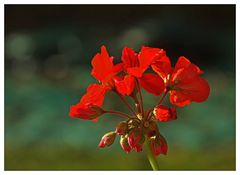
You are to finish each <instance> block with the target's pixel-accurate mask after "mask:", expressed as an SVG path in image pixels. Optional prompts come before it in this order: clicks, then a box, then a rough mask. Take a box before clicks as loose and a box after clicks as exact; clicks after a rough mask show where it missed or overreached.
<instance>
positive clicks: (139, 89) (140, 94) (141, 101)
mask: <svg viewBox="0 0 240 175" xmlns="http://www.w3.org/2000/svg"><path fill="white" fill-rule="evenodd" d="M136 82H137V88H138V92H139V96H140V103H141V110H142V115H143V116H144V107H143V98H142V92H141V88H140V86H139V82H138V81H137V80H136Z"/></svg>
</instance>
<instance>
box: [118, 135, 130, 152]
mask: <svg viewBox="0 0 240 175" xmlns="http://www.w3.org/2000/svg"><path fill="white" fill-rule="evenodd" d="M120 145H121V147H122V149H123V150H124V151H125V152H126V153H129V152H130V151H131V149H132V148H131V147H130V146H129V144H128V139H127V137H124V136H121V139H120Z"/></svg>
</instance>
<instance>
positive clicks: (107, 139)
mask: <svg viewBox="0 0 240 175" xmlns="http://www.w3.org/2000/svg"><path fill="white" fill-rule="evenodd" d="M115 138H116V133H115V132H109V133H107V134H105V135H104V136H103V137H102V139H101V141H100V143H99V145H98V146H99V147H101V148H104V147H106V146H110V145H112V144H113V142H114V140H115Z"/></svg>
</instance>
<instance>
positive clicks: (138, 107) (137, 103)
mask: <svg viewBox="0 0 240 175" xmlns="http://www.w3.org/2000/svg"><path fill="white" fill-rule="evenodd" d="M131 97H132V99H133V100H134V103H135V106H136V108H137V111H138V113H141V108H140V104H139V101H138V98H137V96H136V94H134V95H132V96H131Z"/></svg>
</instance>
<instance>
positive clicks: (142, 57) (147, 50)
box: [139, 47, 165, 72]
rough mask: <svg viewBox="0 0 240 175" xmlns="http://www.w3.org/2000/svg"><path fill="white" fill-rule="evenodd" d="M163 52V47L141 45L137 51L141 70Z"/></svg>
mask: <svg viewBox="0 0 240 175" xmlns="http://www.w3.org/2000/svg"><path fill="white" fill-rule="evenodd" d="M164 54H165V51H164V50H163V49H159V48H151V47H142V49H141V51H140V53H139V64H140V68H141V69H142V72H144V71H145V70H146V69H147V68H148V67H149V66H150V64H152V62H153V61H154V60H156V59H158V58H159V57H162V55H164Z"/></svg>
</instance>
